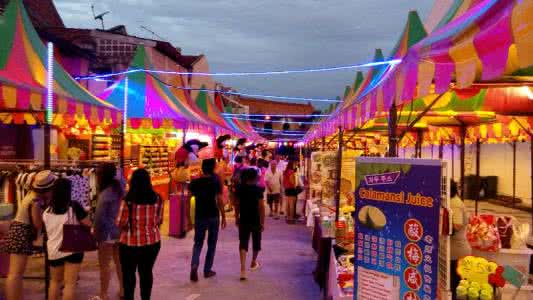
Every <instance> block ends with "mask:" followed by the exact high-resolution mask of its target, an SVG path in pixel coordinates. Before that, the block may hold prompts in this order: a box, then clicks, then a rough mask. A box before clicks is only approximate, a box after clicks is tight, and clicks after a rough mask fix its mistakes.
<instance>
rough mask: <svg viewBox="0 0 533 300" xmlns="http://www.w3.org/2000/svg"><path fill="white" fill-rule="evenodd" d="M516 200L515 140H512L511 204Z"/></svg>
mask: <svg viewBox="0 0 533 300" xmlns="http://www.w3.org/2000/svg"><path fill="white" fill-rule="evenodd" d="M515 202H516V141H513V206H514V205H515Z"/></svg>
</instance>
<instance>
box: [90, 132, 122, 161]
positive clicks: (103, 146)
mask: <svg viewBox="0 0 533 300" xmlns="http://www.w3.org/2000/svg"><path fill="white" fill-rule="evenodd" d="M111 142H112V137H111V136H107V135H100V134H95V135H93V136H92V143H91V145H92V147H91V148H92V151H91V153H92V159H94V160H110V159H111V158H112V157H116V156H113V153H112V152H111Z"/></svg>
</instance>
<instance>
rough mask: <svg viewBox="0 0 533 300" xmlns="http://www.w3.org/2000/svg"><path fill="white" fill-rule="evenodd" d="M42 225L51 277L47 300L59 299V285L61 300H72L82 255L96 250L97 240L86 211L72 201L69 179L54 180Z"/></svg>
mask: <svg viewBox="0 0 533 300" xmlns="http://www.w3.org/2000/svg"><path fill="white" fill-rule="evenodd" d="M43 223H44V227H45V229H46V234H47V236H48V241H47V244H46V247H47V249H48V259H49V263H50V277H51V278H50V279H51V281H50V288H49V291H48V299H49V300H57V299H59V296H60V293H61V284H62V283H64V289H63V300H71V299H75V298H76V297H75V290H76V281H77V280H78V273H79V272H80V267H81V262H82V260H83V252H84V251H91V250H95V249H96V241H95V240H94V237H92V235H91V233H90V226H91V224H90V221H89V218H88V214H87V212H86V211H85V210H84V209H83V207H81V205H80V204H79V203H77V202H74V201H71V184H70V181H69V180H68V179H64V178H61V179H58V180H57V181H56V183H55V185H54V187H53V189H52V198H51V202H50V206H49V207H48V208H47V209H46V210H45V212H44V214H43Z"/></svg>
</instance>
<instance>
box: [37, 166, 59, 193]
mask: <svg viewBox="0 0 533 300" xmlns="http://www.w3.org/2000/svg"><path fill="white" fill-rule="evenodd" d="M56 179H57V177H56V176H55V175H54V174H53V173H52V172H51V171H49V170H46V171H41V172H39V173H37V174H36V175H35V178H34V179H33V184H32V187H33V188H34V189H37V190H44V189H48V188H51V187H52V186H53V185H54V182H55V181H56Z"/></svg>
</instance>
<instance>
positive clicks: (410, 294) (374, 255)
mask: <svg viewBox="0 0 533 300" xmlns="http://www.w3.org/2000/svg"><path fill="white" fill-rule="evenodd" d="M441 173H442V166H441V162H440V161H437V160H420V159H417V160H409V159H396V158H366V157H360V158H357V162H356V185H357V186H356V187H355V201H356V203H355V207H356V211H355V220H356V222H355V232H356V237H355V270H354V271H355V274H354V290H355V291H357V292H356V293H355V294H354V299H359V300H377V299H380V300H381V299H383V300H388V299H391V300H393V299H394V300H421V299H423V300H430V299H437V286H438V279H437V276H438V257H439V256H438V249H439V247H438V241H439V213H440V197H441Z"/></svg>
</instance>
